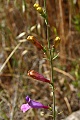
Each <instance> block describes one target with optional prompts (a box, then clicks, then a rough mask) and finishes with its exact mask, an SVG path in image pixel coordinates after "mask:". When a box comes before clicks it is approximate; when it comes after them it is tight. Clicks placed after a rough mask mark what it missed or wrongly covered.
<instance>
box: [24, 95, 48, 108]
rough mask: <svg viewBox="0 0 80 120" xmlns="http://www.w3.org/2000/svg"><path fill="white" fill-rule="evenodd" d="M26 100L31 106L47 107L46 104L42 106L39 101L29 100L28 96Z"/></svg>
mask: <svg viewBox="0 0 80 120" xmlns="http://www.w3.org/2000/svg"><path fill="white" fill-rule="evenodd" d="M26 101H27V102H28V104H29V105H30V106H31V107H32V108H45V109H48V108H49V107H48V106H44V105H43V104H42V103H40V102H36V101H34V100H31V99H30V97H29V96H27V97H26Z"/></svg>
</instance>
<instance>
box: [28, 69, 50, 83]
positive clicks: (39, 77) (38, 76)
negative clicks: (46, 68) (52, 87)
mask: <svg viewBox="0 0 80 120" xmlns="http://www.w3.org/2000/svg"><path fill="white" fill-rule="evenodd" d="M28 75H29V76H30V77H32V78H34V79H36V80H40V81H43V82H47V83H50V80H48V79H46V78H44V76H43V75H41V74H39V73H38V72H36V71H34V70H29V71H28ZM50 84H51V83H50Z"/></svg>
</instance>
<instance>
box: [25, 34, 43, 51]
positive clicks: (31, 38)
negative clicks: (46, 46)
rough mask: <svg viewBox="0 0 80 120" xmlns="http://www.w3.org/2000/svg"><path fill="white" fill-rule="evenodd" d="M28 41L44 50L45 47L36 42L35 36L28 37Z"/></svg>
mask: <svg viewBox="0 0 80 120" xmlns="http://www.w3.org/2000/svg"><path fill="white" fill-rule="evenodd" d="M27 40H28V41H30V42H31V43H32V44H34V45H35V46H36V48H37V49H38V50H43V46H42V45H41V44H40V43H39V42H38V41H37V40H36V38H35V37H34V36H28V37H27Z"/></svg>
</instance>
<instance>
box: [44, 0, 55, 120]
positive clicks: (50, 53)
mask: <svg viewBox="0 0 80 120" xmlns="http://www.w3.org/2000/svg"><path fill="white" fill-rule="evenodd" d="M44 8H45V14H46V19H45V23H46V27H47V42H48V50H49V55H50V66H51V79H52V84H53V85H52V87H53V119H54V120H55V119H56V112H55V88H54V77H53V74H54V71H53V54H54V51H53V50H52V49H50V40H49V24H48V17H47V12H46V0H44Z"/></svg>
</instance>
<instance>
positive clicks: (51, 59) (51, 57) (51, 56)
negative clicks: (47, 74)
mask: <svg viewBox="0 0 80 120" xmlns="http://www.w3.org/2000/svg"><path fill="white" fill-rule="evenodd" d="M52 52H53V51H51V50H50V66H51V78H52V83H53V86H52V87H53V118H54V120H55V119H56V111H55V87H54V76H53V75H54V71H53V55H52Z"/></svg>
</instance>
